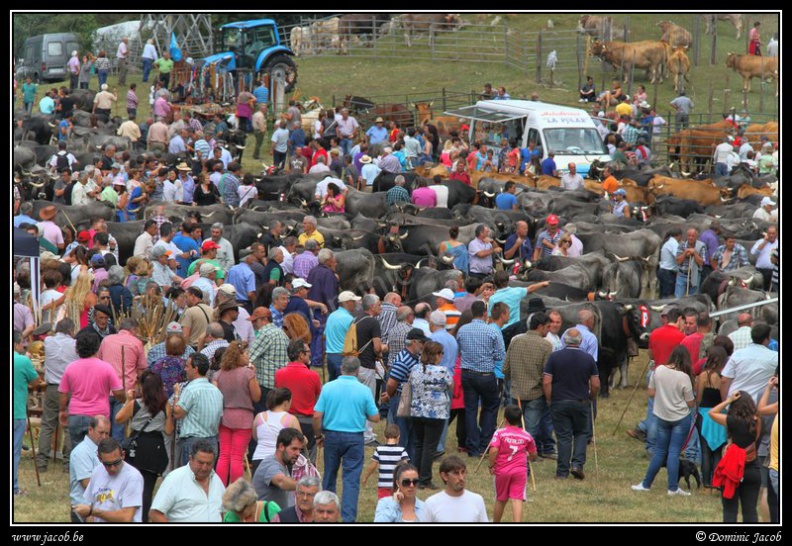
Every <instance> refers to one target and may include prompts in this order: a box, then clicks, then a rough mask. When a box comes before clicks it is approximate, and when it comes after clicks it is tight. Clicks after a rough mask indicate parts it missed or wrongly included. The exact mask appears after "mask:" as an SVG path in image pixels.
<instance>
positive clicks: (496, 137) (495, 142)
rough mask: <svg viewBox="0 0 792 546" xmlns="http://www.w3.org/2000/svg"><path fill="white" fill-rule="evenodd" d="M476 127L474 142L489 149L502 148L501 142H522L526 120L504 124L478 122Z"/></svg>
mask: <svg viewBox="0 0 792 546" xmlns="http://www.w3.org/2000/svg"><path fill="white" fill-rule="evenodd" d="M475 123H476V125H475V127H474V132H473V139H474V142H480V143H481V144H486V145H487V147H490V148H491V147H493V146H494V147H496V148H500V147H501V142H502V141H503V140H504V139H506V141H507V142H510V141H512V140H515V139H516V140H517V142H520V141H522V135H523V131H524V127H525V118H518V119H512V120H509V121H504V122H497V123H496V122H487V121H476V122H475Z"/></svg>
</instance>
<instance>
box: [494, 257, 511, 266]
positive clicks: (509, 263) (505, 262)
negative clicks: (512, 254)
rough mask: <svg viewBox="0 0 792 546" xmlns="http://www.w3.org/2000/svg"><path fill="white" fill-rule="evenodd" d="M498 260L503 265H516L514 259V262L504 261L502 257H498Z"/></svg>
mask: <svg viewBox="0 0 792 546" xmlns="http://www.w3.org/2000/svg"><path fill="white" fill-rule="evenodd" d="M498 259H499V260H500V261H501V263H502V264H503V265H511V264H513V263H514V260H513V259H512V260H504V259H503V258H501V257H500V256H498Z"/></svg>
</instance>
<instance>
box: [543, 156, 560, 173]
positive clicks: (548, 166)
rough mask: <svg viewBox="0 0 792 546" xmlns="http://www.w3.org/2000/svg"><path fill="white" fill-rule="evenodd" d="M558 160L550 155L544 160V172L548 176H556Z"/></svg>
mask: <svg viewBox="0 0 792 546" xmlns="http://www.w3.org/2000/svg"><path fill="white" fill-rule="evenodd" d="M556 168H557V167H556V162H555V160H553V158H552V157H548V158H547V159H545V160H544V161H542V174H546V175H548V176H555V175H554V174H553V171H555V170H556Z"/></svg>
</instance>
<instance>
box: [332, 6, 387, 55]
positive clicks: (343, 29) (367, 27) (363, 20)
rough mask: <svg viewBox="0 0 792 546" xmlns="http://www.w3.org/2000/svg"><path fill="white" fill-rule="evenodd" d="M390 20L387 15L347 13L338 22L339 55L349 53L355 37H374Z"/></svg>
mask: <svg viewBox="0 0 792 546" xmlns="http://www.w3.org/2000/svg"><path fill="white" fill-rule="evenodd" d="M389 20H390V15H388V14H386V13H347V14H345V15H342V16H341V17H340V18H339V20H338V38H339V53H341V54H347V53H348V52H349V42H350V41H351V40H352V37H353V36H354V35H373V34H376V33H377V32H378V31H379V28H380V27H381V26H382V25H384V24H385V23H387V22H388V21H389Z"/></svg>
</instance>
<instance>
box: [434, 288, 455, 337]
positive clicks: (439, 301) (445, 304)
mask: <svg viewBox="0 0 792 546" xmlns="http://www.w3.org/2000/svg"><path fill="white" fill-rule="evenodd" d="M432 295H433V296H434V297H435V308H436V310H437V311H440V312H441V313H443V314H444V315H445V317H446V321H445V327H446V330H453V329H454V328H455V327H456V324H457V322H459V316H460V315H461V314H462V313H460V312H459V309H457V308H456V306H455V305H454V293H453V292H452V291H451V290H450V289H448V288H443V289H442V290H440V291H439V292H432Z"/></svg>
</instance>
